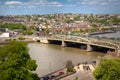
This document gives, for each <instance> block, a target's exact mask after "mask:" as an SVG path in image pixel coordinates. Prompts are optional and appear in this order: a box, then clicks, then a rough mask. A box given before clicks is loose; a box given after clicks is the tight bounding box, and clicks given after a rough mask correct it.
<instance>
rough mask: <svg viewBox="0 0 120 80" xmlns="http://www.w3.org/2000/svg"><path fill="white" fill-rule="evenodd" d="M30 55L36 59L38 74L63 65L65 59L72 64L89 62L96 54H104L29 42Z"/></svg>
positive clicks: (40, 74) (46, 72) (43, 73)
mask: <svg viewBox="0 0 120 80" xmlns="http://www.w3.org/2000/svg"><path fill="white" fill-rule="evenodd" d="M28 47H29V54H30V57H31V58H32V59H34V60H36V63H37V65H38V67H37V69H36V73H37V74H38V75H39V76H43V75H45V74H48V73H49V72H53V71H55V70H58V69H61V68H63V67H64V66H65V61H66V60H71V61H72V62H73V64H77V63H82V62H85V61H87V62H91V61H92V60H94V59H96V58H97V57H98V56H104V53H100V52H86V51H85V50H81V49H78V48H71V47H61V46H60V45H53V44H42V43H30V44H28Z"/></svg>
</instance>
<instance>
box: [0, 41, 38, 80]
mask: <svg viewBox="0 0 120 80" xmlns="http://www.w3.org/2000/svg"><path fill="white" fill-rule="evenodd" d="M36 68H37V65H36V61H35V60H31V59H30V56H29V54H28V47H27V44H26V43H24V42H18V41H12V42H10V43H9V44H6V45H4V46H0V80H39V77H38V76H37V74H35V73H32V71H34V70H35V69H36Z"/></svg>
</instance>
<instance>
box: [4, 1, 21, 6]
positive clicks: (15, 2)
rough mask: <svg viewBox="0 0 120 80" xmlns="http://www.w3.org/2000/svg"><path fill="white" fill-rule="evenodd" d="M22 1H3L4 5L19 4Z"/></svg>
mask: <svg viewBox="0 0 120 80" xmlns="http://www.w3.org/2000/svg"><path fill="white" fill-rule="evenodd" d="M20 4H22V2H20V1H7V2H5V5H20Z"/></svg>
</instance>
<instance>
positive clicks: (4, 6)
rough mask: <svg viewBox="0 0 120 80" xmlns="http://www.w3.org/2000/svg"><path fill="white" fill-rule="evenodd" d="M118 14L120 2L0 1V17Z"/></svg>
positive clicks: (64, 0)
mask: <svg viewBox="0 0 120 80" xmlns="http://www.w3.org/2000/svg"><path fill="white" fill-rule="evenodd" d="M54 13H80V14H83V13H86V14H89V13H92V14H103V13H104V14H120V0H0V15H26V14H28V15H29V14H30V15H31V14H54Z"/></svg>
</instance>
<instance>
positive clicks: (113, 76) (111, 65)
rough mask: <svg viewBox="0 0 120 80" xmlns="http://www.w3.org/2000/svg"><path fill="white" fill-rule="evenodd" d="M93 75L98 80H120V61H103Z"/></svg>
mask: <svg viewBox="0 0 120 80" xmlns="http://www.w3.org/2000/svg"><path fill="white" fill-rule="evenodd" d="M93 75H94V77H95V79H96V80H120V59H102V60H101V62H100V63H99V65H98V67H97V68H96V69H95V71H94V72H93Z"/></svg>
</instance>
